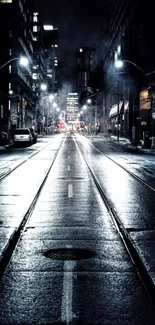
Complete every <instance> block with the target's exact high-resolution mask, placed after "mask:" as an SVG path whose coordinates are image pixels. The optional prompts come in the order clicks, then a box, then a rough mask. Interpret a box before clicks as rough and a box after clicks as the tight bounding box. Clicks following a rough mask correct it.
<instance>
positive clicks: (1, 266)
mask: <svg viewBox="0 0 155 325" xmlns="http://www.w3.org/2000/svg"><path fill="white" fill-rule="evenodd" d="M64 141H65V138H64V139H63V141H62V142H61V144H60V147H59V149H58V150H57V152H56V154H55V156H54V158H53V160H52V162H51V164H50V166H49V168H48V169H47V171H46V173H45V176H44V178H43V180H42V182H41V184H40V186H39V188H38V190H37V192H36V194H35V196H34V198H33V200H32V202H31V204H30V206H29V207H28V209H27V212H26V213H25V215H24V216H23V219H22V221H21V223H20V225H19V226H18V228H17V229H16V230H15V231H14V233H13V234H12V236H11V238H10V240H9V242H8V245H7V247H5V250H4V253H3V256H2V257H1V258H0V277H1V276H2V275H3V273H4V271H5V269H6V267H7V265H8V263H9V260H10V258H11V256H12V254H13V251H14V249H15V247H16V245H17V243H18V241H19V240H20V236H21V234H22V232H23V231H24V229H25V226H26V224H27V221H28V219H29V217H30V216H31V214H32V212H33V210H34V208H35V205H36V202H37V200H38V198H39V195H40V192H41V190H42V188H43V186H44V184H45V182H46V180H47V177H48V175H49V173H50V171H51V169H52V166H53V164H54V162H55V160H56V158H57V156H58V154H59V151H60V149H61V147H62V145H63V143H64ZM48 145H49V144H48ZM48 145H47V146H48ZM47 146H46V147H47ZM46 147H44V149H45V148H46ZM40 151H41V150H40ZM38 152H39V151H38ZM38 152H37V153H38ZM33 156H34V154H33ZM29 158H32V156H31V157H29ZM27 160H28V159H25V161H24V162H22V164H23V163H25V162H26V161H27ZM22 164H20V165H19V166H21V165H22ZM19 166H18V167H19Z"/></svg>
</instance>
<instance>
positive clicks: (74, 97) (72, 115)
mask: <svg viewBox="0 0 155 325" xmlns="http://www.w3.org/2000/svg"><path fill="white" fill-rule="evenodd" d="M78 112H79V110H78V93H68V95H67V113H66V115H67V124H68V125H70V126H75V124H76V123H77V120H78Z"/></svg>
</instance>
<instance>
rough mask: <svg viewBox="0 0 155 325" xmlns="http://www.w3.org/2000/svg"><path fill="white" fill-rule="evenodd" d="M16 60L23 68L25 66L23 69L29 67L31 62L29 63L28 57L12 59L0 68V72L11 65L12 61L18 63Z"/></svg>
mask: <svg viewBox="0 0 155 325" xmlns="http://www.w3.org/2000/svg"><path fill="white" fill-rule="evenodd" d="M16 60H19V65H21V66H23V67H27V66H28V64H29V61H28V59H27V57H25V56H21V57H19V58H12V59H10V60H9V61H7V62H5V63H4V64H3V65H2V66H1V67H0V70H1V69H2V68H4V67H5V66H6V65H7V64H9V63H10V62H12V61H16Z"/></svg>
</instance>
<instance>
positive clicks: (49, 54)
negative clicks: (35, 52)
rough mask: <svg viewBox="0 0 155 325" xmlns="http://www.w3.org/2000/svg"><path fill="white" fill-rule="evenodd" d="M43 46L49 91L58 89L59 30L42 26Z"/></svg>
mask: <svg viewBox="0 0 155 325" xmlns="http://www.w3.org/2000/svg"><path fill="white" fill-rule="evenodd" d="M44 45H45V48H46V61H47V77H48V83H49V87H50V91H51V92H52V93H55V92H57V91H58V89H59V30H58V28H57V27H54V26H53V25H46V24H44Z"/></svg>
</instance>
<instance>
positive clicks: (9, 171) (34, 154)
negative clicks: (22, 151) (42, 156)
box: [0, 141, 52, 181]
mask: <svg viewBox="0 0 155 325" xmlns="http://www.w3.org/2000/svg"><path fill="white" fill-rule="evenodd" d="M51 142H52V141H50V143H48V144H47V145H46V146H45V147H43V148H41V149H39V150H37V151H36V152H34V153H32V155H30V156H29V157H28V158H26V159H24V160H23V161H22V162H20V163H19V164H18V165H17V166H15V167H13V168H12V169H11V168H10V169H9V170H8V171H7V172H6V173H5V174H3V175H1V176H0V181H1V180H2V179H4V178H5V177H7V176H8V175H10V174H11V173H12V172H13V171H14V170H16V169H17V168H19V167H20V166H22V165H23V164H25V163H26V162H27V161H28V160H30V159H31V158H32V157H34V156H36V155H37V154H38V153H39V152H41V151H43V150H44V149H46V148H47V147H48V146H49V145H50V144H51Z"/></svg>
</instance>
